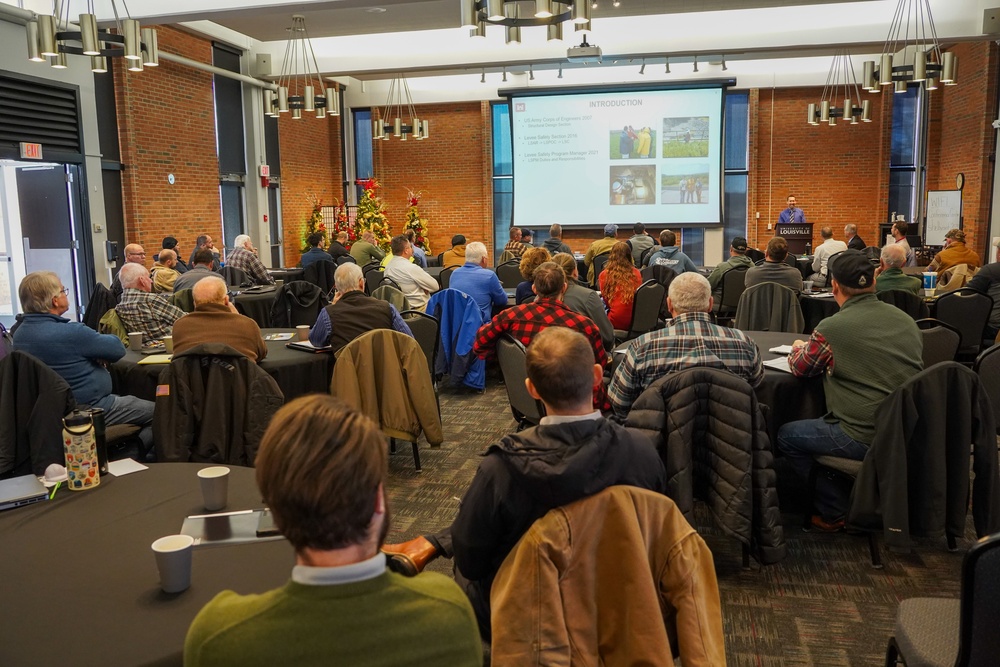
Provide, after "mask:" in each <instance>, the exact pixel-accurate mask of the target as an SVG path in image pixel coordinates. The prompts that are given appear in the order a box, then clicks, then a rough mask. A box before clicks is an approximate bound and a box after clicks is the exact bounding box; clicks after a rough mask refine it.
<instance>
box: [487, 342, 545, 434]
mask: <svg viewBox="0 0 1000 667" xmlns="http://www.w3.org/2000/svg"><path fill="white" fill-rule="evenodd" d="M525 358H526V351H525V349H524V345H521V342H520V341H517V340H514V339H513V338H511V337H510V336H502V337H501V338H500V340H498V341H497V361H498V362H499V364H500V375H502V376H503V383H504V385H506V387H507V400H508V401H510V411H511V413H513V415H514V419H516V420H517V423H518V427H519V429H520V428H524V427H525V426H527V425H529V424H537V423H538V422H539V421H540V420H541V418H542V417H543V416H544V415H545V407H544V406H543V405H542V402H541V401H536V400H535V399H534V398H532V397H531V394H529V393H528V389H527V387H525V386H524V381H525V379H526V378H527V377H528V370H527V366H526V362H525Z"/></svg>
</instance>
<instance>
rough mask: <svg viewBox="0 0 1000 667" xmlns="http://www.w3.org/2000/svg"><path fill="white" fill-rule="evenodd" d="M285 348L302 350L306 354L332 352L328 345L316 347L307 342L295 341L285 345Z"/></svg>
mask: <svg viewBox="0 0 1000 667" xmlns="http://www.w3.org/2000/svg"><path fill="white" fill-rule="evenodd" d="M285 347H290V348H292V349H295V350H304V351H306V352H333V347H332V346H330V345H323V346H322V347H316V346H315V345H313V344H312V343H310V342H309V341H307V340H297V341H293V342H291V343H285Z"/></svg>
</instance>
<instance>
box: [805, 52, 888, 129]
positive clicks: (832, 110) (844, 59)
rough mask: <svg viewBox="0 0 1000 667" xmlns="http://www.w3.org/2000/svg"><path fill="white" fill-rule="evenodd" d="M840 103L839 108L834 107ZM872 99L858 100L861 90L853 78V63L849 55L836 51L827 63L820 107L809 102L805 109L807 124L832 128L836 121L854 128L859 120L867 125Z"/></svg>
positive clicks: (869, 119) (870, 116)
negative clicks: (842, 121)
mask: <svg viewBox="0 0 1000 667" xmlns="http://www.w3.org/2000/svg"><path fill="white" fill-rule="evenodd" d="M841 102H842V106H837V104H839V103H841ZM871 105H872V103H871V100H862V99H861V88H860V86H858V81H857V79H856V78H855V76H854V63H853V62H852V61H851V54H850V53H849V52H848V51H847V50H846V49H845V50H841V51H838V52H837V54H836V55H835V56H834V57H833V62H832V63H831V64H830V73H829V74H827V76H826V85H825V86H823V95H822V97H821V98H820V101H819V104H818V105H817V104H816V103H810V104H809V106H808V107H807V109H806V117H807V122H808V123H809V124H810V125H819V124H820V123H823V124H826V125H830V126H831V127H832V126H835V125H836V124H837V119H838V118H843V119H844V120H846V121H850V124H851V125H857V124H858V121H861V122H863V123H870V122H871V120H872V106H871Z"/></svg>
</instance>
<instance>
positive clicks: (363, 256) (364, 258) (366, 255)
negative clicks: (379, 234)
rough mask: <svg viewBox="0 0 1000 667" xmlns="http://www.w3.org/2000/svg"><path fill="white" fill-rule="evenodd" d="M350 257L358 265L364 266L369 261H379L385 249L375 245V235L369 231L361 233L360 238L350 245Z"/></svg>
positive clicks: (383, 255)
mask: <svg viewBox="0 0 1000 667" xmlns="http://www.w3.org/2000/svg"><path fill="white" fill-rule="evenodd" d="M351 257H353V258H354V261H356V262H357V263H358V266H361V267H363V266H365V265H366V264H368V263H370V262H380V261H382V259H383V258H384V257H385V251H384V250H382V249H381V248H379V247H378V246H377V245H375V235H374V234H372V233H371V232H370V231H369V232H365V233H364V234H362V235H361V238H360V239H358V240H357V241H355V242H354V245H352V246H351Z"/></svg>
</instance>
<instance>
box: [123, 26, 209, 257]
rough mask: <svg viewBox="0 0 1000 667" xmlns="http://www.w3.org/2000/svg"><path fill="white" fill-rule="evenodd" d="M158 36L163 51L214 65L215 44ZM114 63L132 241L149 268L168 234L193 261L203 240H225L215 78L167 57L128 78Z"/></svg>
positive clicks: (164, 32)
mask: <svg viewBox="0 0 1000 667" xmlns="http://www.w3.org/2000/svg"><path fill="white" fill-rule="evenodd" d="M156 30H157V38H158V41H159V47H160V50H161V51H163V52H167V53H178V54H181V55H184V56H186V57H188V58H191V59H193V60H198V61H201V62H205V63H211V62H212V44H211V42H209V41H206V40H203V39H199V38H197V37H194V36H192V35H189V34H187V33H185V32H181V31H179V30H176V29H173V28H168V27H163V26H157V28H156ZM114 60H115V61H116V62H115V63H114V68H115V70H114V75H115V98H116V102H117V106H118V128H119V139H120V144H121V154H122V163H123V164H124V168H125V171H124V173H123V174H122V190H123V193H122V194H123V198H124V209H125V236H126V238H127V239H128V241H129V242H138V243H141V244H142V245H143V246H144V247H145V249H146V253H147V254H146V263H147V264H149V265H152V262H153V254H154V253H155V252H156V251H157V250H158V249H159V248H160V244H161V241H162V240H163V237H164V236H175V237H177V239H178V240H179V242H180V243H179V247H180V249H181V252H182V254H183V255H184V257H185V259H186V258H187V255H188V254H189V253H190V252H191V250H192V249H193V248H194V240H195V238H196V237H197V236H198V235H200V234H210V235H212V236H213V237H214V238H219V237H220V236H221V234H222V213H221V205H220V203H219V161H218V157H217V156H216V151H215V111H214V109H215V104H214V101H213V96H212V75H211V74H208V73H206V72H201V71H199V70H195V69H192V68H190V67H185V66H182V65H178V64H176V63H171V62H168V61H166V60H162V59H161V60H160V66H159V67H156V68H152V67H147V68H146V69H145V70H144V71H143V72H128V71H126V70H125V69H124V67H123V63H122V60H121V59H120V58H116V59H114ZM168 174H173V175H174V178H175V181H174V184H173V185H170V184H169V183H168V182H167V175H168Z"/></svg>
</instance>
